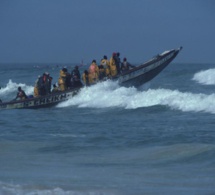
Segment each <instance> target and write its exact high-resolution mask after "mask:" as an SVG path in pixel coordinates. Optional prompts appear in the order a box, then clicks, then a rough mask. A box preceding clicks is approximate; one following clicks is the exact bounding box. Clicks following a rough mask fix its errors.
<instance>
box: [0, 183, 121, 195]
mask: <svg viewBox="0 0 215 195" xmlns="http://www.w3.org/2000/svg"><path fill="white" fill-rule="evenodd" d="M0 194H2V195H4V194H8V195H17V194H20V195H22V194H25V195H36V194H37V195H84V194H91V195H107V194H108V195H116V194H118V193H117V192H114V191H113V190H103V189H102V190H97V189H96V190H64V189H62V188H58V187H56V188H52V189H48V188H47V187H43V186H27V185H15V184H8V183H3V182H0Z"/></svg>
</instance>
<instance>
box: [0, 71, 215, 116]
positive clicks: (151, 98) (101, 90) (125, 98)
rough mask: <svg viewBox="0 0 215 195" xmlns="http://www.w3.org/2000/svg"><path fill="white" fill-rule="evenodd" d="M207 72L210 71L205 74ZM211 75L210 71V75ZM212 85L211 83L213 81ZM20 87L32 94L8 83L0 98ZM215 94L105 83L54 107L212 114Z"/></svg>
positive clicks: (214, 111)
mask: <svg viewBox="0 0 215 195" xmlns="http://www.w3.org/2000/svg"><path fill="white" fill-rule="evenodd" d="M209 72H210V71H209ZM210 74H211V72H210ZM214 83H215V81H214ZM18 86H21V87H22V88H23V89H24V90H25V92H26V94H27V95H30V94H32V93H33V86H28V85H26V84H23V83H19V84H18V83H14V82H12V80H9V82H8V84H7V85H6V86H5V87H3V88H2V89H1V90H0V96H1V97H7V96H8V95H9V96H10V95H12V94H13V96H14V95H15V94H16V91H17V87H18ZM214 99H215V94H214V93H212V94H210V95H206V94H201V93H199V94H194V93H191V92H180V91H179V90H170V89H148V90H143V91H139V90H138V89H136V88H134V87H130V88H126V87H121V86H119V85H118V83H117V82H113V81H105V82H102V83H98V84H97V85H94V86H91V87H85V88H83V89H81V91H80V93H79V94H78V95H76V96H74V97H73V98H71V99H69V100H68V101H65V102H63V103H60V104H58V106H57V107H69V106H77V107H80V108H111V107H119V108H125V109H136V108H143V107H150V106H155V105H164V106H168V107H170V108H171V109H177V110H181V111H184V112H201V111H202V112H208V113H213V114H215V101H214Z"/></svg>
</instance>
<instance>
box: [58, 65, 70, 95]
mask: <svg viewBox="0 0 215 195" xmlns="http://www.w3.org/2000/svg"><path fill="white" fill-rule="evenodd" d="M67 77H68V72H67V68H66V67H64V68H62V70H60V76H59V79H58V86H59V88H60V90H61V91H65V90H66V89H67V86H66V79H67Z"/></svg>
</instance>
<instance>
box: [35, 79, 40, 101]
mask: <svg viewBox="0 0 215 195" xmlns="http://www.w3.org/2000/svg"><path fill="white" fill-rule="evenodd" d="M39 79H40V75H39V76H38V78H37V80H36V81H35V85H34V97H38V96H40V92H39V87H40V86H39Z"/></svg>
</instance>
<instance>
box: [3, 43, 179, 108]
mask: <svg viewBox="0 0 215 195" xmlns="http://www.w3.org/2000/svg"><path fill="white" fill-rule="evenodd" d="M181 49H182V47H180V48H178V49H173V50H169V51H165V52H163V53H161V54H159V55H157V56H155V57H153V58H152V59H150V60H149V61H147V62H145V63H144V64H142V65H140V66H137V67H135V68H133V69H131V70H129V71H128V72H125V73H122V74H120V75H118V76H116V77H114V78H113V80H118V82H119V84H120V85H122V86H125V87H130V86H135V87H138V86H141V85H143V84H144V83H146V82H148V81H150V80H152V79H153V78H154V77H155V76H156V75H158V74H159V73H160V72H161V71H162V70H163V69H164V68H165V67H166V66H167V65H168V64H169V63H170V62H171V61H172V60H173V59H174V58H175V57H176V56H177V54H178V53H179V51H180V50H181ZM79 90H80V88H75V89H71V90H67V91H61V92H57V93H53V94H49V95H45V96H41V97H33V98H28V99H25V100H18V101H10V102H3V103H0V110H1V109H17V108H42V107H49V106H53V105H56V104H58V103H60V102H63V101H66V100H68V99H69V98H71V97H73V96H74V95H76V94H77V93H78V91H79Z"/></svg>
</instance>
